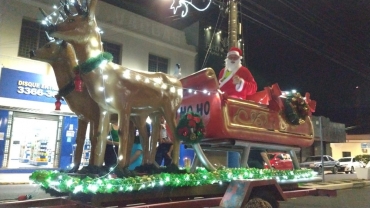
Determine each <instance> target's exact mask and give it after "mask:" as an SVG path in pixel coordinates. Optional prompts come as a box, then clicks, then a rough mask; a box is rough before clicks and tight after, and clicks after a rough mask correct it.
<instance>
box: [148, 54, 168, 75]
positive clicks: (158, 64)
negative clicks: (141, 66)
mask: <svg viewBox="0 0 370 208" xmlns="http://www.w3.org/2000/svg"><path fill="white" fill-rule="evenodd" d="M148 66H149V69H148V71H150V72H163V73H167V71H168V59H166V58H162V57H159V56H155V55H152V54H149V64H148Z"/></svg>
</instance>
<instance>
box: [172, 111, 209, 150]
mask: <svg viewBox="0 0 370 208" xmlns="http://www.w3.org/2000/svg"><path fill="white" fill-rule="evenodd" d="M204 131H205V130H204V124H203V121H202V118H201V117H200V115H199V114H198V113H193V112H187V113H186V114H185V115H183V116H181V119H180V121H179V123H178V125H177V127H176V135H177V138H178V139H180V140H181V141H184V142H185V143H188V144H196V143H199V142H200V141H201V140H202V139H203V138H204Z"/></svg>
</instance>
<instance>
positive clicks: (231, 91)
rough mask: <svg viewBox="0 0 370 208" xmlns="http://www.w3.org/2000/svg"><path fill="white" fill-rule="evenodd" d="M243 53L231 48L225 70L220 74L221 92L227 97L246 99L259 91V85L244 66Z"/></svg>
mask: <svg viewBox="0 0 370 208" xmlns="http://www.w3.org/2000/svg"><path fill="white" fill-rule="evenodd" d="M242 55H243V53H242V51H241V50H240V49H239V48H236V47H231V48H230V50H229V52H228V53H227V57H226V59H225V68H223V69H222V70H221V72H220V74H219V77H218V80H219V84H220V90H221V91H223V92H224V93H226V95H227V97H233V98H240V99H246V96H247V95H252V94H254V93H256V91H257V83H256V81H255V80H254V77H253V76H252V74H251V72H250V71H249V70H248V68H247V67H244V66H242V64H241V60H242V58H243V57H242Z"/></svg>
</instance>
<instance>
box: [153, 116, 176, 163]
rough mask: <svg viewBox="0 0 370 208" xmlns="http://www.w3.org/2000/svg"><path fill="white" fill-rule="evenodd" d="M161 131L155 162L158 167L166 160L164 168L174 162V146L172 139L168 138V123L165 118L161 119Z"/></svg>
mask: <svg viewBox="0 0 370 208" xmlns="http://www.w3.org/2000/svg"><path fill="white" fill-rule="evenodd" d="M160 125H161V130H160V138H159V141H158V143H159V144H158V147H157V152H156V154H155V162H156V163H157V164H158V165H161V164H162V161H163V160H164V163H163V164H164V166H168V165H170V164H171V162H172V156H171V154H172V150H173V144H172V141H171V139H170V138H169V137H168V136H167V130H166V121H165V120H164V117H163V116H162V117H161V124H160Z"/></svg>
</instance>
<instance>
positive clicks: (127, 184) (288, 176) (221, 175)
mask: <svg viewBox="0 0 370 208" xmlns="http://www.w3.org/2000/svg"><path fill="white" fill-rule="evenodd" d="M315 176H316V175H315V172H314V171H313V170H311V169H300V170H289V171H282V170H274V169H256V168H248V169H247V168H225V169H219V170H216V171H213V172H208V171H207V170H206V169H204V168H198V169H197V170H196V172H195V173H185V174H171V173H161V174H154V175H145V176H136V177H128V178H115V179H114V178H108V177H102V178H91V177H88V176H87V177H85V178H80V177H73V176H70V175H68V174H67V173H61V172H58V171H50V170H36V171H35V172H33V173H32V175H31V176H30V180H31V181H33V182H34V183H36V184H39V185H41V186H43V187H44V188H47V189H48V188H51V189H55V190H57V191H59V192H61V193H79V192H82V193H86V194H95V193H119V192H120V193H123V192H132V191H141V190H147V189H153V188H156V187H163V186H166V187H174V188H175V187H184V186H188V187H194V186H202V185H209V184H222V183H223V182H230V181H232V180H236V179H276V180H277V181H278V182H279V181H286V180H299V179H303V180H307V179H310V178H313V177H315Z"/></svg>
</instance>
